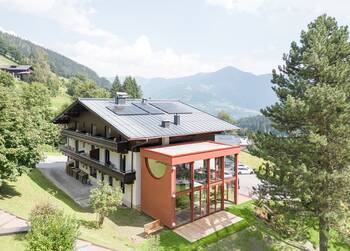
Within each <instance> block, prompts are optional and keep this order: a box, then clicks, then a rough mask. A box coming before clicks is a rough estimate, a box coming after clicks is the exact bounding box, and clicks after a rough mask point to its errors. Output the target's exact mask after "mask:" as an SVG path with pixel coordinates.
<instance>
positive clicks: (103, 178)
mask: <svg viewBox="0 0 350 251" xmlns="http://www.w3.org/2000/svg"><path fill="white" fill-rule="evenodd" d="M104 180H105V175H104V173H103V172H101V181H102V182H103V181H104Z"/></svg>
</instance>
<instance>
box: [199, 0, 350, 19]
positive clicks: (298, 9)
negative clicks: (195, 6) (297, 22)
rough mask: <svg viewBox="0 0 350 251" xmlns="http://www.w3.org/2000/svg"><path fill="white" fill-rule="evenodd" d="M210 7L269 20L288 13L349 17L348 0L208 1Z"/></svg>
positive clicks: (349, 3) (349, 2) (349, 7)
mask: <svg viewBox="0 0 350 251" xmlns="http://www.w3.org/2000/svg"><path fill="white" fill-rule="evenodd" d="M206 3H207V4H208V5H209V6H214V7H220V8H224V9H226V10H227V12H228V13H231V14H232V13H236V12H240V13H245V14H253V15H257V16H266V17H269V18H271V17H272V18H273V17H281V16H283V15H286V14H288V13H292V14H294V15H295V14H296V13H303V14H304V15H306V16H309V17H312V18H314V17H315V16H317V15H321V14H324V13H327V14H329V15H334V16H342V17H348V16H349V15H348V14H347V13H348V10H349V9H350V1H348V0H337V1H329V0H308V1H305V0H283V1H281V0H206Z"/></svg>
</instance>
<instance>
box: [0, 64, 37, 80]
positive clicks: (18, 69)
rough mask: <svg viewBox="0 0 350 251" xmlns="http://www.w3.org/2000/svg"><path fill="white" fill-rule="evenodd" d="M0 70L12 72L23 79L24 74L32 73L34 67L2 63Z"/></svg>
mask: <svg viewBox="0 0 350 251" xmlns="http://www.w3.org/2000/svg"><path fill="white" fill-rule="evenodd" d="M0 70H2V71H6V72H8V73H11V74H12V75H13V76H14V77H16V78H18V79H22V78H23V76H25V75H28V74H31V73H32V71H33V67H32V66H31V65H0Z"/></svg>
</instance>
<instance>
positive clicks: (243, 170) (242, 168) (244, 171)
mask: <svg viewBox="0 0 350 251" xmlns="http://www.w3.org/2000/svg"><path fill="white" fill-rule="evenodd" d="M253 173H254V171H253V170H252V169H250V168H249V167H247V166H246V165H243V164H239V165H238V174H253Z"/></svg>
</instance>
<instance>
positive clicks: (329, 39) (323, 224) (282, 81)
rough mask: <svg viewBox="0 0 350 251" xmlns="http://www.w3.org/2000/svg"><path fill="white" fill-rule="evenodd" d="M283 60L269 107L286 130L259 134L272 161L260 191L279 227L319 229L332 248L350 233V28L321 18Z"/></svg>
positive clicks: (258, 148) (298, 233)
mask: <svg viewBox="0 0 350 251" xmlns="http://www.w3.org/2000/svg"><path fill="white" fill-rule="evenodd" d="M283 60H284V65H283V66H280V67H279V69H278V71H275V70H274V71H273V78H272V82H273V84H274V91H275V92H276V95H277V97H278V99H279V101H278V102H277V103H276V104H274V105H272V106H270V107H267V108H266V109H264V110H262V113H263V114H264V115H265V116H266V117H267V118H269V119H270V120H271V121H272V123H273V126H274V127H275V128H276V129H278V130H279V131H281V132H282V133H283V136H276V135H272V134H267V133H259V134H257V135H256V136H255V138H254V142H255V146H254V147H252V149H251V150H252V152H253V154H254V155H256V156H258V157H261V158H263V159H265V160H266V162H265V163H264V164H263V165H262V167H261V168H260V171H259V173H258V177H259V178H260V180H261V181H262V185H261V186H260V187H259V189H258V192H259V194H260V198H262V202H263V203H266V204H267V205H268V206H269V207H270V208H271V209H272V211H273V215H274V217H273V223H274V224H273V226H274V227H275V228H276V229H277V230H280V231H281V232H282V233H284V234H285V235H286V236H289V237H295V238H299V239H306V238H307V237H308V230H309V228H308V227H315V228H316V229H317V230H318V231H319V238H320V250H322V251H324V250H327V248H328V247H329V246H330V245H331V244H332V243H331V242H330V240H331V238H330V236H333V237H334V236H336V237H337V238H341V240H342V241H344V240H345V241H349V235H350V227H349V226H350V44H349V32H348V29H347V27H344V26H338V25H337V22H336V20H335V19H334V18H331V17H328V16H326V15H323V16H320V17H318V18H317V19H316V20H315V21H314V22H312V23H310V24H309V25H308V29H307V30H306V31H302V33H301V39H300V43H296V42H292V44H291V49H290V51H289V53H288V54H285V55H284V56H283ZM333 239H334V238H332V240H333Z"/></svg>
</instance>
